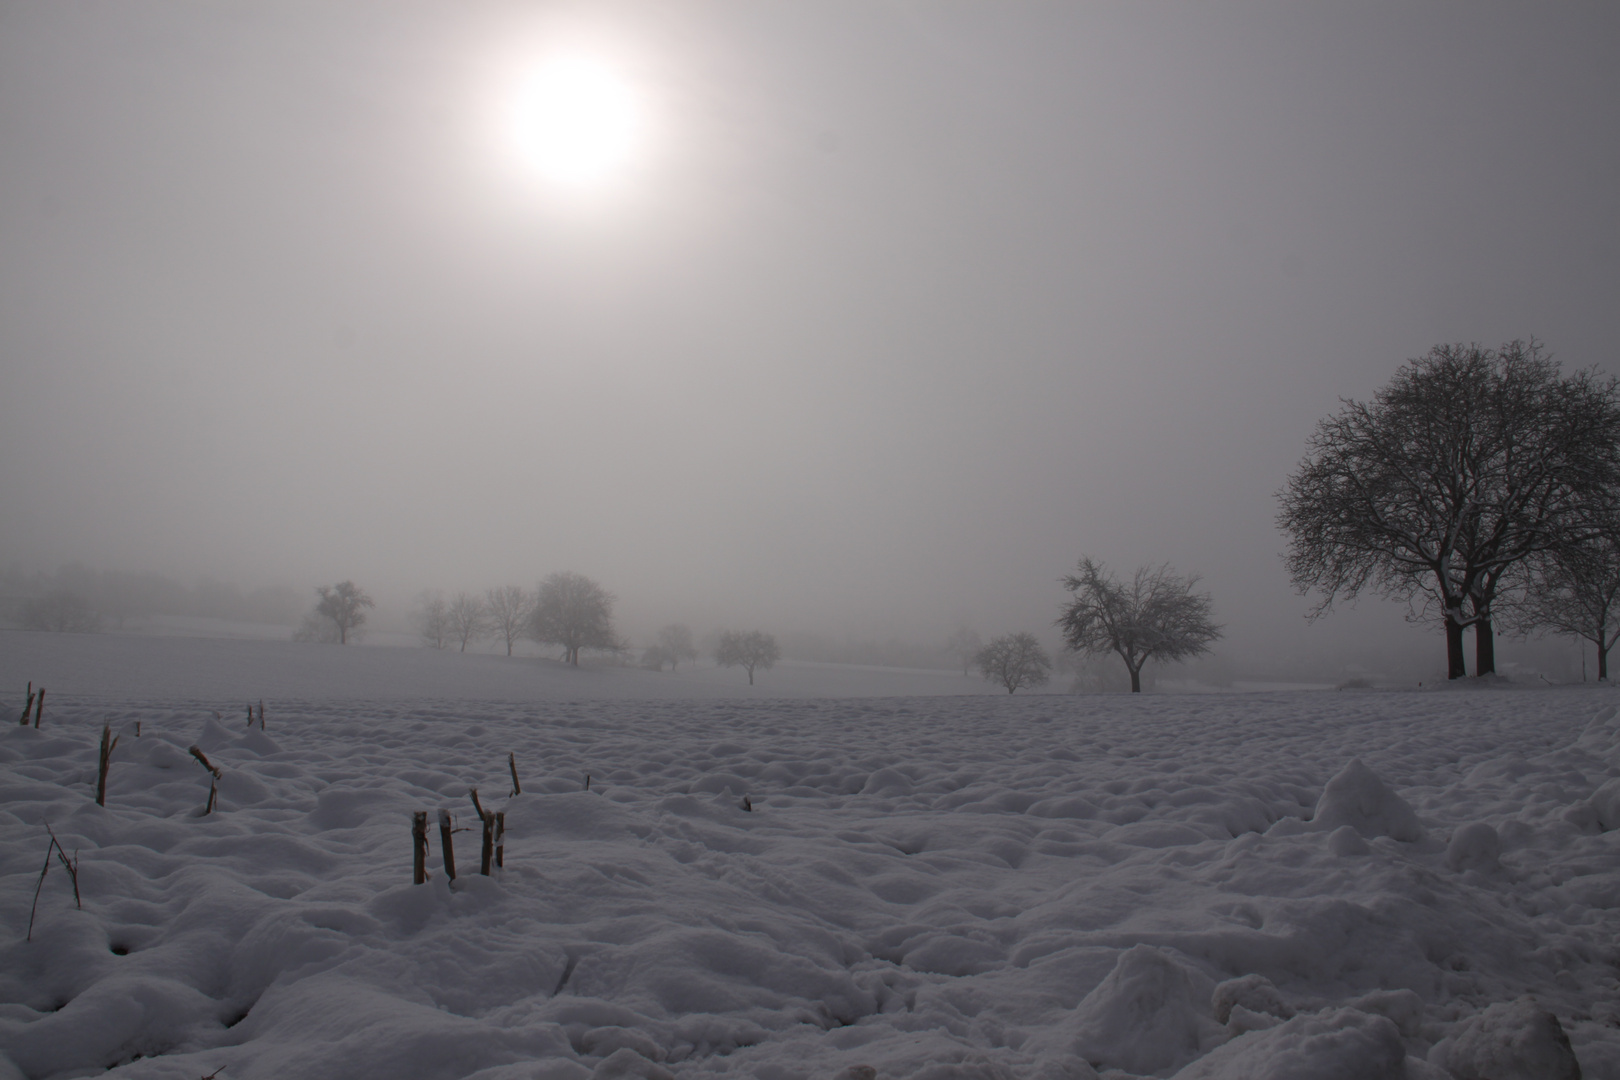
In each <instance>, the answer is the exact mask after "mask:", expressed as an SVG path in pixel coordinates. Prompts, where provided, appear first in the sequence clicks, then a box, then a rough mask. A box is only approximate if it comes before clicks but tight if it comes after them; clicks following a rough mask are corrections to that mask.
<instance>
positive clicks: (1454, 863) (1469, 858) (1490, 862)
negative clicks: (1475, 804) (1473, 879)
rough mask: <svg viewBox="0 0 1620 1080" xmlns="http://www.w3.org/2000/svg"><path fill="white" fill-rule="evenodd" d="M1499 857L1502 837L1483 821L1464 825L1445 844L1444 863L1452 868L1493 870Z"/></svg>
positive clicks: (1497, 863)
mask: <svg viewBox="0 0 1620 1080" xmlns="http://www.w3.org/2000/svg"><path fill="white" fill-rule="evenodd" d="M1501 857H1502V839H1501V837H1499V836H1497V835H1496V830H1495V829H1493V828H1491V827H1490V826H1489V825H1487V824H1485V823H1484V822H1483V821H1476V822H1474V823H1473V824H1472V825H1464V826H1463V827H1462V828H1460V829H1458V830H1457V831H1456V832H1454V833H1452V834H1451V842H1450V843H1449V844H1447V845H1446V865H1447V866H1448V867H1450V868H1451V869H1453V870H1495V869H1496V868H1497V867H1498V866H1500V865H1501V864H1500V863H1499V862H1498V861H1497V860H1498V859H1500V858H1501Z"/></svg>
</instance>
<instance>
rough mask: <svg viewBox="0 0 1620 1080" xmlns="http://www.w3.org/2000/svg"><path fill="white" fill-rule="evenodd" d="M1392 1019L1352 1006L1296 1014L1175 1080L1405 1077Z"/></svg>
mask: <svg viewBox="0 0 1620 1080" xmlns="http://www.w3.org/2000/svg"><path fill="white" fill-rule="evenodd" d="M1406 1077H1407V1069H1406V1045H1405V1044H1404V1043H1403V1042H1402V1041H1401V1033H1400V1031H1399V1030H1398V1029H1397V1028H1396V1027H1395V1025H1394V1023H1392V1022H1391V1021H1390V1020H1388V1019H1386V1018H1385V1017H1382V1016H1369V1015H1368V1014H1366V1013H1364V1012H1361V1011H1359V1010H1357V1009H1334V1010H1331V1011H1329V1012H1324V1013H1319V1014H1316V1015H1310V1016H1296V1017H1294V1018H1293V1019H1292V1020H1289V1021H1287V1022H1286V1023H1283V1024H1279V1025H1277V1026H1276V1027H1273V1028H1267V1029H1266V1030H1264V1031H1255V1032H1251V1033H1249V1034H1247V1035H1242V1036H1239V1037H1238V1038H1236V1039H1233V1040H1232V1041H1231V1042H1229V1043H1227V1044H1226V1045H1225V1046H1222V1047H1219V1048H1217V1049H1215V1050H1212V1051H1211V1052H1210V1053H1208V1054H1206V1055H1205V1056H1204V1057H1202V1058H1200V1059H1199V1060H1198V1061H1196V1062H1194V1063H1193V1064H1192V1065H1190V1066H1188V1067H1187V1068H1185V1069H1183V1070H1181V1071H1180V1072H1178V1073H1176V1080H1406Z"/></svg>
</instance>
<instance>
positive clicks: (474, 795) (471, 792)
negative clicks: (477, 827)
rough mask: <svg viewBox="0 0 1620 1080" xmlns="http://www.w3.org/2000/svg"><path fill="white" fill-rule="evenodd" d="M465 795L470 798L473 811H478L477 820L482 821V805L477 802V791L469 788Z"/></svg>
mask: <svg viewBox="0 0 1620 1080" xmlns="http://www.w3.org/2000/svg"><path fill="white" fill-rule="evenodd" d="M467 794H468V795H470V796H471V797H472V802H473V809H474V810H476V811H478V820H480V821H482V820H483V819H484V804H483V803H481V802H479V801H478V789H477V788H469V789H468V791H467Z"/></svg>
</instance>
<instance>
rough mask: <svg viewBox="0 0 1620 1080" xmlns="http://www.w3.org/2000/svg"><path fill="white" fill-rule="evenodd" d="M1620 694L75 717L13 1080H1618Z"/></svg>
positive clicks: (11, 895) (17, 798) (25, 795)
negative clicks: (498, 817)
mask: <svg viewBox="0 0 1620 1080" xmlns="http://www.w3.org/2000/svg"><path fill="white" fill-rule="evenodd" d="M52 693H53V694H54V693H55V692H54V691H53V692H52ZM1617 703H1620V701H1617V695H1615V694H1614V693H1613V692H1612V691H1608V690H1581V689H1563V690H1540V691H1537V690H1479V691H1473V692H1466V691H1458V692H1430V693H1417V692H1414V693H1337V694H1335V693H1329V692H1314V693H1311V692H1299V693H1286V694H1272V695H1261V694H1256V695H1230V696H1189V697H1171V696H1143V697H1067V696H1047V697H1033V698H1022V697H1020V698H1007V697H1005V696H1002V697H992V696H986V697H956V698H949V697H942V698H891V699H875V698H874V699H864V700H821V701H818V700H779V701H768V700H743V701H664V702H657V701H623V700H620V701H596V702H583V703H575V704H557V703H531V704H465V705H451V704H444V703H435V702H428V701H422V702H417V703H412V702H401V701H387V702H380V703H370V704H368V703H363V702H346V703H341V704H333V703H323V702H319V701H302V702H299V701H289V700H274V701H270V702H268V705H267V717H266V725H265V729H264V731H263V732H262V733H261V732H260V731H259V730H258V728H257V727H256V726H255V727H254V728H252V729H249V728H248V727H246V726H245V724H244V720H243V712H242V706H241V705H240V704H230V705H227V704H225V703H223V702H220V701H211V702H197V701H188V702H164V701H159V700H152V701H146V702H142V703H129V704H126V703H113V702H111V701H110V699H93V698H80V699H75V698H73V697H72V696H71V694H70V693H66V692H64V693H63V694H62V695H61V696H60V697H54V696H53V697H52V698H50V699H49V700H48V702H47V705H46V709H45V720H44V725H43V727H42V728H41V729H40V730H38V731H35V730H33V729H32V728H19V727H17V726H15V725H14V724H12V723H11V722H10V720H8V721H7V724H6V726H5V727H3V728H0V789H3V803H0V805H3V808H4V809H3V811H0V1050H3V1056H0V1080H10V1078H12V1077H15V1076H23V1077H29V1078H45V1077H69V1076H88V1075H99V1074H100V1072H101V1071H102V1070H104V1069H108V1068H111V1069H112V1070H113V1071H114V1072H115V1073H116V1074H117V1075H118V1076H120V1077H130V1078H132V1080H133V1078H136V1077H166V1078H167V1077H172V1078H176V1080H179V1078H184V1080H195V1078H197V1077H201V1076H208V1075H216V1074H217V1075H218V1077H219V1078H220V1080H250V1078H254V1077H266V1078H269V1077H276V1078H292V1077H297V1078H305V1080H326V1078H330V1080H357V1078H369V1077H379V1078H383V1077H387V1078H398V1080H430V1078H446V1080H449V1078H460V1077H469V1076H476V1077H478V1078H479V1080H519V1078H522V1080H532V1078H555V1080H565V1078H566V1080H574V1078H586V1077H593V1076H594V1077H642V1078H647V1077H668V1076H679V1077H708V1076H728V1077H760V1078H763V1080H787V1078H797V1077H805V1078H810V1077H819V1078H829V1080H831V1078H840V1080H857V1078H873V1077H888V1078H917V1080H922V1078H928V1080H943V1078H949V1077H962V1078H969V1077H985V1078H992V1077H995V1078H1003V1077H1005V1078H1012V1077H1029V1078H1046V1080H1057V1078H1081V1080H1089V1078H1091V1077H1093V1076H1096V1075H1102V1076H1105V1077H1116V1078H1117V1077H1125V1076H1160V1077H1167V1076H1173V1075H1179V1076H1181V1077H1184V1078H1204V1080H1217V1078H1218V1080H1239V1078H1243V1080H1258V1078H1274V1080H1330V1078H1331V1080H1340V1078H1342V1080H1376V1078H1380V1077H1390V1078H1399V1080H1425V1078H1427V1080H1435V1078H1443V1077H1445V1076H1447V1075H1455V1076H1457V1077H1459V1078H1463V1077H1476V1076H1489V1077H1492V1078H1494V1080H1514V1078H1517V1077H1538V1078H1556V1077H1565V1076H1575V1075H1577V1074H1576V1072H1575V1071H1574V1070H1575V1069H1576V1068H1577V1066H1576V1064H1575V1063H1576V1060H1577V1059H1578V1062H1579V1065H1578V1068H1579V1070H1580V1074H1581V1075H1584V1076H1586V1077H1587V1078H1589V1080H1591V1078H1620V1030H1617V1028H1616V1021H1617V1019H1620V995H1617V988H1620V984H1617V982H1616V978H1615V976H1616V973H1617V972H1616V967H1615V964H1616V961H1617V960H1620V947H1617V943H1620V831H1609V830H1614V829H1616V828H1617V827H1620V795H1617V794H1616V793H1617V791H1620V785H1617V783H1616V782H1615V778H1616V777H1620V722H1617V721H1616V707H1615V706H1616V704H1617ZM18 706H19V707H20V697H19V701H18ZM215 709H218V710H219V711H220V712H221V713H222V714H223V715H222V716H220V717H218V718H216V715H215V713H214V710H215ZM9 715H11V714H9V713H8V716H9ZM104 722H109V723H110V724H111V725H112V729H113V732H114V733H115V734H117V735H118V736H119V742H118V746H117V748H116V750H115V751H114V753H113V757H112V764H111V771H110V775H109V779H108V786H107V805H106V807H105V809H103V808H101V807H98V806H97V805H96V804H95V802H94V782H95V773H96V760H97V742H98V739H99V737H100V733H101V726H102V724H103V723H104ZM137 722H139V723H140V725H141V734H140V735H139V736H138V737H137V736H136V734H135V725H136V723H137ZM192 744H198V745H199V747H200V748H201V749H202V750H203V751H204V752H205V753H206V754H207V756H208V757H209V758H210V760H212V761H213V762H214V764H216V765H217V766H219V767H220V768H221V769H222V771H223V777H222V779H221V780H220V781H219V806H218V808H217V809H216V810H215V812H214V813H212V814H211V815H208V816H202V815H201V810H202V807H203V804H204V802H205V801H206V798H207V793H208V787H209V776H208V774H207V773H206V772H205V771H204V769H203V767H202V766H201V765H200V764H199V763H198V762H197V761H196V760H195V759H194V758H193V757H192V756H191V755H190V754H188V752H187V748H188V747H189V746H191V745H192ZM508 752H515V753H516V755H517V763H518V768H519V770H520V775H521V779H522V783H523V788H524V791H523V794H521V795H519V796H516V797H508V794H507V792H508V790H509V788H510V783H509V779H508V776H507V754H508ZM587 774H589V775H590V777H591V785H590V790H588V791H587V790H585V777H586V775H587ZM474 786H476V787H477V788H478V789H479V790H480V793H481V795H482V797H483V799H484V801H485V803H486V805H488V806H490V807H491V808H493V809H501V810H504V811H505V813H506V820H507V827H508V837H507V841H506V866H505V869H504V871H498V872H496V874H495V875H494V876H492V877H488V878H485V877H481V876H479V875H478V873H477V869H478V842H477V838H478V835H479V834H478V832H477V831H476V828H475V826H476V824H477V823H476V819H475V817H474V815H473V812H472V804H471V801H470V800H469V799H468V797H467V791H468V789H469V788H470V787H474ZM1324 792H1327V797H1325V798H1324ZM745 796H746V797H747V799H748V800H749V802H750V803H751V805H752V811H747V810H744V809H743V807H742V803H743V800H744V797H745ZM1319 800H1320V801H1321V803H1322V815H1321V817H1320V818H1318V817H1317V815H1316V810H1317V808H1318V804H1319ZM440 807H447V808H449V809H450V810H451V811H452V812H453V813H455V814H456V816H457V824H458V825H461V826H467V827H469V831H467V832H461V833H457V834H456V835H455V841H456V845H457V846H456V855H457V861H458V864H459V867H458V868H459V870H460V872H461V876H460V877H458V878H457V879H456V880H455V881H454V882H453V883H452V882H451V881H450V879H449V878H448V876H447V875H446V874H445V873H444V871H443V868H442V864H441V859H440V848H439V841H438V836H437V829H436V828H433V829H432V830H431V833H432V837H433V840H432V853H431V855H430V857H429V860H428V868H429V870H430V872H431V874H432V879H431V880H430V881H429V882H428V883H427V884H425V885H421V886H415V885H412V884H411V883H410V876H411V851H412V847H411V836H410V819H411V813H412V811H415V810H428V811H430V819H431V818H432V817H433V815H436V812H437V810H438V809H439V808H440ZM47 822H49V823H50V826H51V827H52V828H54V830H55V832H56V835H57V836H58V837H60V839H61V841H62V843H63V844H64V845H65V846H66V848H67V850H68V852H69V853H70V854H72V853H74V852H76V853H77V855H78V860H79V863H78V865H79V888H80V891H81V893H82V895H83V909H82V910H79V909H77V908H76V907H75V904H74V898H73V891H72V883H71V881H70V880H69V877H68V875H67V874H66V872H65V871H64V870H63V869H62V867H61V865H60V864H59V863H55V862H54V860H53V863H54V865H53V867H52V870H51V871H50V873H49V874H48V876H47V877H46V879H45V881H44V885H43V888H41V890H40V892H39V898H38V915H37V918H36V921H35V924H34V929H33V940H32V941H31V942H27V941H25V940H24V936H25V933H26V930H27V927H28V920H29V910H30V904H31V902H32V901H33V899H34V892H35V888H36V885H37V884H38V882H39V869H40V864H41V863H42V861H43V860H44V857H45V853H46V849H47V845H48V842H49V841H48V837H47V833H46V823H47ZM1560 1070H1561V1071H1560Z"/></svg>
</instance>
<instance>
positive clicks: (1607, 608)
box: [1509, 512, 1620, 682]
mask: <svg viewBox="0 0 1620 1080" xmlns="http://www.w3.org/2000/svg"><path fill="white" fill-rule="evenodd" d="M1604 517H1605V518H1606V520H1605V521H1604V522H1603V524H1602V525H1601V526H1600V527H1599V528H1598V529H1597V530H1596V531H1594V532H1593V533H1592V534H1591V535H1589V536H1587V537H1586V538H1584V539H1583V540H1581V541H1580V542H1577V543H1571V544H1569V545H1567V546H1565V547H1564V548H1561V549H1560V550H1558V551H1555V552H1552V553H1551V554H1549V555H1546V556H1544V557H1542V558H1540V559H1537V560H1535V561H1534V562H1533V563H1532V570H1531V572H1530V578H1529V583H1528V587H1527V588H1526V589H1525V590H1524V592H1523V594H1522V599H1520V600H1519V601H1518V602H1517V603H1515V604H1514V605H1512V607H1511V608H1510V609H1509V612H1510V613H1509V618H1510V619H1511V620H1512V621H1513V622H1514V623H1516V624H1517V625H1518V626H1519V627H1521V628H1522V629H1526V630H1550V631H1551V632H1553V633H1555V634H1563V635H1566V636H1569V637H1576V638H1582V639H1584V640H1586V641H1590V642H1591V643H1592V644H1593V645H1594V646H1595V647H1596V649H1597V668H1598V670H1597V675H1598V681H1599V682H1607V681H1608V679H1609V650H1610V649H1612V648H1614V646H1615V643H1616V641H1617V640H1620V522H1617V521H1616V520H1615V515H1614V514H1613V513H1612V512H1611V513H1609V514H1606V515H1604Z"/></svg>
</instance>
